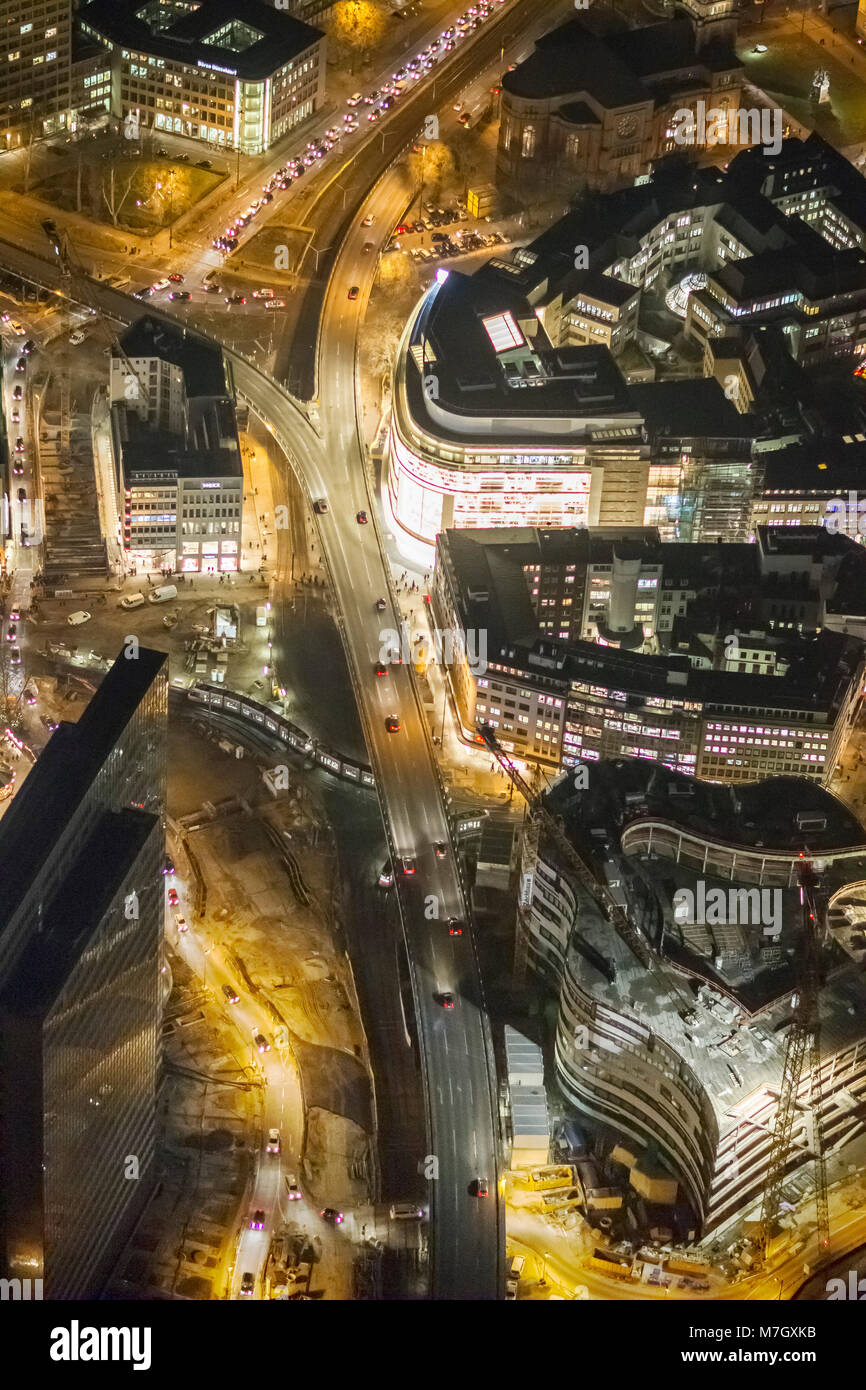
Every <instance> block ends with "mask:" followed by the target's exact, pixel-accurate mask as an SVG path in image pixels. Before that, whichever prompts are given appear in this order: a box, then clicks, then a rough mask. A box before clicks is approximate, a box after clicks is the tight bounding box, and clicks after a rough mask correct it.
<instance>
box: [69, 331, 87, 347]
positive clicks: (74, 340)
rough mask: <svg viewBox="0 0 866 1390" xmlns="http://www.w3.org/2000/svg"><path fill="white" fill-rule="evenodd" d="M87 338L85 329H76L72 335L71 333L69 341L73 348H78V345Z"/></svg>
mask: <svg viewBox="0 0 866 1390" xmlns="http://www.w3.org/2000/svg"><path fill="white" fill-rule="evenodd" d="M86 337H87V334H86V332H85V331H84V329H83V328H76V329H74V330H73V332H72V333H70V335H69V341H70V343H71V344H72V346H73V347H78V344H79V343H83V342H84V339H85V338H86Z"/></svg>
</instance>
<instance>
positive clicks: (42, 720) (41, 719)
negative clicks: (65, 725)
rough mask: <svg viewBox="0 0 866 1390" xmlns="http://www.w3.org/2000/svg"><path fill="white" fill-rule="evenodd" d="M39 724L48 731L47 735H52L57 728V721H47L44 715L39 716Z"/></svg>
mask: <svg viewBox="0 0 866 1390" xmlns="http://www.w3.org/2000/svg"><path fill="white" fill-rule="evenodd" d="M39 723H40V724H42V725H43V726H44V728H46V729H47V730H48V732H49V734H53V733H54V730H55V729H56V728H57V720H56V719H49V718H48V716H47V715H46V714H40V716H39Z"/></svg>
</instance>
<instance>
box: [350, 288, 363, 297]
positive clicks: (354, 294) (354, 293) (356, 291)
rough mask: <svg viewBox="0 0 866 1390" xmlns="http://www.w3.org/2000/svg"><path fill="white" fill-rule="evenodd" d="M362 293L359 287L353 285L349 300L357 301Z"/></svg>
mask: <svg viewBox="0 0 866 1390" xmlns="http://www.w3.org/2000/svg"><path fill="white" fill-rule="evenodd" d="M360 293H361V291H360V289H359V287H358V286H357V285H353V286H352V288H351V289H350V290H349V298H350V299H357V298H358V295H359V294H360Z"/></svg>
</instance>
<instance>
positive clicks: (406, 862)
mask: <svg viewBox="0 0 866 1390" xmlns="http://www.w3.org/2000/svg"><path fill="white" fill-rule="evenodd" d="M400 868H401V869H402V870H403V874H404V876H405V877H406V878H411V876H412V874H414V872H415V860H414V859H413V858H412V856H411V855H409V854H404V855H403V857H402V859H401V860H400Z"/></svg>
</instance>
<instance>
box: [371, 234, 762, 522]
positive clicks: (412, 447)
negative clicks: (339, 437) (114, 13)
mask: <svg viewBox="0 0 866 1390" xmlns="http://www.w3.org/2000/svg"><path fill="white" fill-rule="evenodd" d="M584 274H585V273H584V272H576V275H577V278H578V279H580V278H581V276H582V275H584ZM536 290H537V291H538V294H536ZM542 292H543V295H547V297H548V305H547V309H545V307H544V306H543V304H542V303H541V299H540V298H539V295H542ZM548 292H549V293H548ZM575 293H577V291H574V289H573V288H569V287H567V286H566V287H562V286H561V285H556V286H553V285H552V283H551V279H550V271H549V267H548V265H547V263H546V262H545V261H544V259H543V257H542V256H541V255H540V254H539V255H538V256H537V257H536V255H535V253H534V252H532V251H531V250H526V251H517V252H515V253H514V257H513V258H512V259H511V260H505V259H501V258H495V259H494V260H492V261H491V262H489V263H488V264H487V265H485V266H483V267H482V268H481V269H480V270H479V271H477V272H476V273H475V274H474V275H471V276H468V275H463V274H460V273H458V272H455V271H450V272H448V273H447V276H446V275H445V274H444V273H443V274H442V276H441V277H440V278H439V280H438V282H437V283H436V285H434V286H433V287H432V288H431V289H430V290H429V291H428V292H427V294H425V296H424V297H423V299H422V300H421V302H420V304H419V305H418V306H417V308H416V310H415V312H414V313H413V315H412V318H411V319H410V322H409V324H408V326H407V329H406V331H405V333H404V335H403V339H402V341H401V344H400V348H399V351H398V356H397V362H396V368H395V374H394V393H393V399H392V409H391V423H390V437H389V472H388V496H389V502H390V507H391V512H392V514H393V516H394V518H395V524H396V525H398V526H399V527H400V529H401V530H402V531H403V532H404V533H406V535H407V536H408V537H411V538H412V540H413V541H420V542H422V543H424V544H426V545H429V546H432V545H433V543H434V541H435V537H436V534H437V532H439V531H442V530H446V529H448V528H449V527H478V526H491V527H499V526H504V527H512V526H524V525H538V526H540V527H542V528H547V527H552V526H587V525H588V526H607V525H631V526H643V525H650V526H659V527H661V528H662V529H663V530H666V531H667V534H669V535H670V536H671V538H674V537H678V538H680V539H683V540H713V539H716V538H717V537H724V538H725V539H735V540H745V539H747V538H748V534H749V526H750V522H751V505H752V496H753V493H754V488H755V472H754V465H753V462H752V440H753V438H754V435H755V433H756V428H755V424H754V422H753V421H752V419H751V417H750V416H749V415H747V414H743V413H742V412H740V411H738V410H737V409H736V408H735V407H734V406H733V404H732V403H731V401H730V400H729V399H728V398H727V397H726V396H725V393H724V390H723V388H722V387H721V386H720V385H719V383H718V382H717V381H713V380H694V379H692V380H678V381H670V382H660V383H655V384H650V385H641V384H636V385H627V384H626V381H625V378H624V376H623V374H622V372H621V371H620V369H619V366H618V364H617V362H616V361H615V360H614V358H613V356H612V354H611V351H610V350H609V348H608V347H607V346H605V345H601V346H595V345H580V344H576V343H572V342H570V341H564V340H563V334H564V332H565V325H566V320H567V317H568V316H567V315H566V314H564V312H563V301H564V299H565V298H568V300H569V302H571V299H572V298H573V295H574V294H575ZM543 295H542V297H543ZM551 296H552V297H553V299H554V300H555V303H551V302H550V298H551ZM548 309H549V311H550V312H548Z"/></svg>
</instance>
